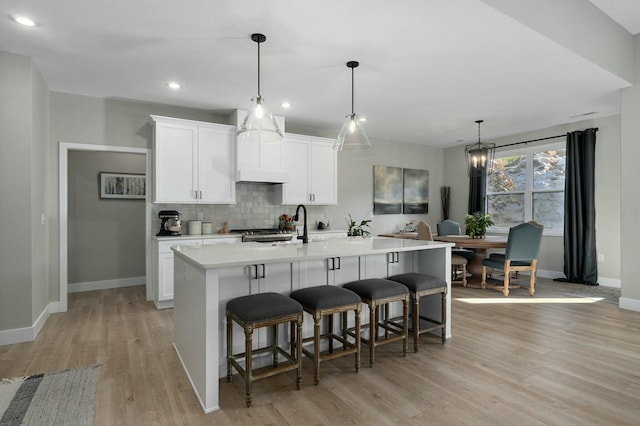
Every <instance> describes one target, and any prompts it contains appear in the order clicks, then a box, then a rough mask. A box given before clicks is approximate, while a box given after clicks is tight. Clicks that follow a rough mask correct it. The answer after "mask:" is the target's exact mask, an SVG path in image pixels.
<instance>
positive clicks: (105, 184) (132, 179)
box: [99, 172, 147, 200]
mask: <svg viewBox="0 0 640 426" xmlns="http://www.w3.org/2000/svg"><path fill="white" fill-rule="evenodd" d="M99 180H100V198H119V199H129V200H144V199H145V197H146V194H147V187H146V178H145V175H143V174H125V173H107V172H100V179H99Z"/></svg>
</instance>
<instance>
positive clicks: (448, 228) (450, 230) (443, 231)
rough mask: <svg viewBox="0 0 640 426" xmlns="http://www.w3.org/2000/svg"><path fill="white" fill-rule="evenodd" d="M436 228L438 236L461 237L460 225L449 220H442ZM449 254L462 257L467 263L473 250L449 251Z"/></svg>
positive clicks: (455, 249) (456, 249)
mask: <svg viewBox="0 0 640 426" xmlns="http://www.w3.org/2000/svg"><path fill="white" fill-rule="evenodd" d="M436 227H437V229H438V235H462V230H461V229H460V224H459V223H458V222H456V221H454V220H451V219H447V220H443V221H442V222H440V223H438V224H437V225H436ZM451 253H452V254H457V255H458V256H462V257H464V258H465V259H467V261H470V260H471V259H472V258H473V250H469V249H465V248H454V249H451Z"/></svg>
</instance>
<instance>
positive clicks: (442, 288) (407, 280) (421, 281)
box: [388, 272, 447, 352]
mask: <svg viewBox="0 0 640 426" xmlns="http://www.w3.org/2000/svg"><path fill="white" fill-rule="evenodd" d="M388 279H390V280H392V281H397V282H399V283H400V284H402V285H404V286H406V287H407V288H408V289H409V293H410V294H411V300H412V302H413V310H412V313H411V330H412V331H413V350H414V352H418V342H419V340H420V334H422V333H427V332H430V331H433V330H442V331H441V332H442V343H443V344H444V343H445V341H446V340H447V336H446V327H447V282H446V281H445V280H443V279H441V278H436V277H434V276H431V275H427V274H419V273H416V272H409V273H407V274H400V275H394V276H392V277H389V278H388ZM432 294H440V296H441V298H442V317H441V318H440V321H438V320H435V319H433V318H429V317H426V316H422V315H420V298H421V297H423V296H430V295H432ZM420 320H422V321H426V322H428V323H430V324H431V325H430V326H429V327H426V328H420Z"/></svg>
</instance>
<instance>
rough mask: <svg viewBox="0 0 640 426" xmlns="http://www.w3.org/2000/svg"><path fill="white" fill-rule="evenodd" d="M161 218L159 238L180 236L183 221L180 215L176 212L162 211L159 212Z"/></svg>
mask: <svg viewBox="0 0 640 426" xmlns="http://www.w3.org/2000/svg"><path fill="white" fill-rule="evenodd" d="M158 217H159V218H160V232H158V233H157V234H156V236H158V237H162V236H165V237H166V236H175V235H180V231H181V230H182V221H181V220H180V213H178V212H177V211H175V210H160V212H158Z"/></svg>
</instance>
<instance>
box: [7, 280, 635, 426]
mask: <svg viewBox="0 0 640 426" xmlns="http://www.w3.org/2000/svg"><path fill="white" fill-rule="evenodd" d="M572 286H573V285H571V284H562V283H553V282H550V281H545V280H543V279H541V280H539V284H538V287H537V288H538V290H537V293H536V296H534V297H529V296H528V294H527V292H524V291H523V292H518V291H517V290H515V291H513V292H512V293H511V295H510V296H509V299H522V300H521V301H524V302H527V303H523V304H520V303H518V304H516V303H503V302H505V300H504V298H503V297H502V295H501V294H500V293H498V292H493V291H482V290H480V289H477V288H460V287H454V288H453V290H452V294H451V297H452V318H453V330H452V331H453V336H454V337H453V339H450V340H449V341H448V342H447V343H446V344H445V345H442V344H441V343H440V342H439V340H438V339H437V338H434V337H431V336H422V337H421V345H420V351H419V352H418V353H413V352H410V353H409V354H407V356H406V357H403V356H402V354H401V349H400V348H401V346H400V343H398V344H390V345H385V346H382V347H379V348H377V350H376V366H375V368H373V369H371V368H369V367H368V366H367V365H366V363H363V367H362V369H361V370H360V372H359V373H355V371H354V369H353V358H352V357H345V358H339V359H336V360H333V361H330V362H325V363H323V364H322V366H321V380H320V383H319V384H318V385H317V386H316V385H314V384H313V365H312V362H311V361H310V360H308V359H305V360H304V368H303V385H302V389H301V390H296V389H295V373H294V372H289V373H286V374H283V375H280V376H276V377H272V378H269V379H266V380H261V381H258V382H256V383H255V384H254V397H253V406H252V407H251V408H249V409H247V408H246V407H245V403H244V387H243V383H242V381H241V380H239V379H238V378H237V377H236V378H234V381H233V382H232V383H230V384H229V383H227V382H226V380H225V379H223V380H221V381H220V389H221V390H220V405H221V407H222V409H221V410H220V411H218V412H214V413H209V414H204V413H203V412H202V408H201V407H200V404H199V402H198V400H197V398H196V396H195V393H194V392H193V390H192V389H191V385H190V383H189V380H188V379H187V377H186V374H185V373H184V371H183V370H182V366H181V364H180V361H179V359H178V357H177V355H176V353H175V350H174V349H173V346H172V329H173V312H172V310H171V309H165V310H156V309H155V307H154V306H153V304H152V303H150V302H147V301H146V300H145V299H144V298H145V291H144V287H129V288H122V289H111V290H100V291H92V292H86V293H72V294H70V295H69V311H68V312H66V313H63V314H54V315H51V316H50V318H49V320H48V321H47V323H46V324H45V326H44V328H43V329H42V331H41V333H40V335H39V336H38V339H37V340H36V341H35V342H29V343H20V344H16V345H9V346H2V347H0V377H5V378H9V377H18V376H24V375H29V374H36V373H41V372H49V371H58V370H62V369H65V368H74V367H80V366H83V365H90V364H102V367H101V368H100V377H99V381H98V388H97V394H96V404H95V424H96V425H214V424H215V425H238V424H246V425H251V426H256V425H263V424H277V425H300V424H309V425H311V424H314V425H315V424H355V425H359V424H363V425H365V424H366V425H370V424H376V425H377V424H416V425H418V424H419V425H424V424H427V425H428V424H437V425H449V424H450V425H460V424H469V425H496V424H524V425H583V424H607V425H632V424H638V423H640V313H638V312H631V311H625V310H621V309H619V308H618V307H617V306H616V305H615V304H610V303H604V302H597V303H590V304H575V303H571V302H572V301H575V298H570V297H569V296H567V295H566V293H568V292H570V291H571V289H572V288H573V287H572ZM542 297H551V298H554V299H556V300H558V301H562V302H563V303H535V302H536V301H537V300H536V299H540V298H542ZM465 298H469V299H486V300H485V301H490V302H491V303H485V304H471V303H467V302H465V301H463V300H462V299H465ZM572 299H573V300H572ZM511 301H512V300H509V301H507V302H511ZM366 348H367V347H366V345H363V349H364V350H365V352H364V353H365V357H364V358H366Z"/></svg>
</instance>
